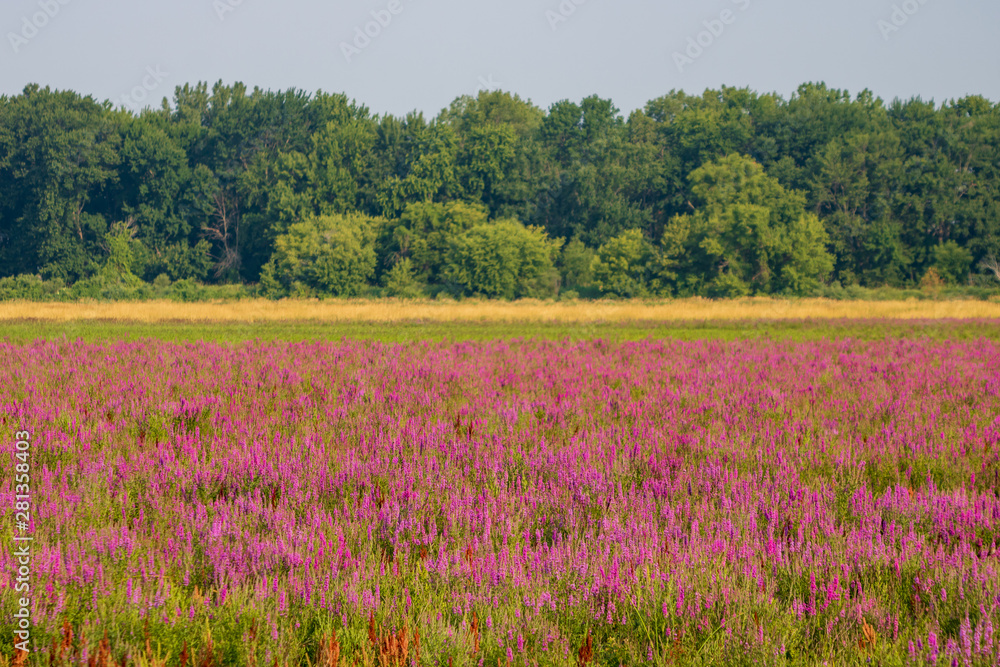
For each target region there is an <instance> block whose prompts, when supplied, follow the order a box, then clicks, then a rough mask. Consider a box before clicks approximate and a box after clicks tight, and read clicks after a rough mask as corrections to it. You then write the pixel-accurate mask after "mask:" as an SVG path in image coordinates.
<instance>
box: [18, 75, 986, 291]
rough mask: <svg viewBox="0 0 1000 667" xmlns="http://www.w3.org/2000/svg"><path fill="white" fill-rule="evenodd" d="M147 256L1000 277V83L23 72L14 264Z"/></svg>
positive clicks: (772, 285)
mask: <svg viewBox="0 0 1000 667" xmlns="http://www.w3.org/2000/svg"><path fill="white" fill-rule="evenodd" d="M362 221H368V222H364V223H362ZM372 221H376V222H372ZM123 230H127V234H126V231H123ZM125 235H127V236H128V238H127V239H125ZM125 246H127V248H126V247H125ZM126 249H127V251H128V252H127V253H125V250H126ZM126 255H127V258H128V266H127V274H128V275H134V276H136V277H137V278H138V279H142V280H145V281H147V282H152V281H153V280H154V279H155V278H157V277H158V276H161V275H162V276H164V278H162V280H172V281H177V280H198V281H206V282H209V283H217V284H229V283H243V284H250V283H260V284H261V285H264V283H265V282H266V283H267V285H269V289H270V290H271V291H272V292H273V293H275V294H278V293H289V294H290V293H293V292H294V291H295V290H296V289H299V290H304V291H305V292H306V293H316V294H362V293H368V291H370V290H378V289H384V290H388V292H389V293H398V294H428V293H435V292H437V291H440V290H448V291H451V292H453V293H455V294H477V293H478V294H488V295H491V296H502V297H511V296H519V295H528V294H550V293H553V292H554V291H555V292H557V291H558V290H559V289H560V288H563V289H572V290H574V291H587V290H589V291H590V292H591V293H594V294H598V293H615V294H622V295H643V294H673V295H683V294H699V295H706V296H722V295H736V294H772V293H788V294H807V293H810V292H811V291H813V290H815V289H817V288H818V287H819V286H821V285H830V284H841V285H844V286H849V285H860V286H866V287H879V286H885V285H887V286H893V287H909V286H915V285H920V284H921V282H922V281H923V279H924V278H925V277H926V276H928V272H930V271H933V276H934V277H935V280H941V281H943V282H944V283H946V284H952V285H966V284H969V283H970V282H976V281H986V280H991V281H994V282H995V278H994V276H993V274H992V273H991V272H988V271H985V270H984V269H981V267H983V266H985V264H986V263H988V260H989V259H990V258H995V257H996V256H998V255H1000V104H996V103H993V102H991V101H989V100H987V99H985V98H983V97H981V96H969V97H966V98H963V99H959V100H949V101H946V102H945V103H943V104H934V103H932V102H927V101H924V100H921V99H919V98H915V99H911V100H894V101H893V102H891V103H888V104H886V103H884V102H883V101H882V100H880V99H878V98H877V97H875V96H874V95H872V93H870V92H869V91H862V92H861V93H859V94H857V95H854V96H851V95H850V94H848V93H847V92H846V91H841V90H835V89H831V88H828V87H827V86H825V85H824V84H822V83H809V84H805V85H803V86H801V87H800V88H799V89H798V91H797V92H796V93H795V94H794V95H792V96H791V97H790V98H789V99H783V98H782V97H781V96H778V95H774V94H766V95H761V94H758V93H756V92H754V91H751V90H749V89H741V88H722V89H720V90H707V91H705V92H704V93H703V94H701V95H690V94H687V93H684V92H680V91H672V92H670V93H668V94H666V95H664V96H662V97H660V98H657V99H655V100H652V101H650V102H649V103H648V104H647V105H646V106H645V108H644V109H642V110H639V111H635V112H632V113H631V114H629V115H628V117H624V116H623V115H622V114H621V112H620V111H619V109H618V108H617V107H615V105H614V104H613V102H612V101H611V100H607V99H602V98H600V97H597V96H592V97H588V98H586V99H583V100H580V101H570V100H563V101H560V102H557V103H555V104H553V105H552V106H551V107H550V108H548V109H541V108H538V107H537V106H535V105H534V104H532V103H531V102H530V101H529V100H525V99H522V98H520V97H519V96H517V95H514V94H511V93H507V92H502V91H491V92H481V93H479V94H478V95H477V96H475V97H472V96H465V97H460V98H458V99H457V100H456V101H455V102H454V103H453V104H451V105H450V106H449V107H448V108H446V109H444V110H442V111H441V112H440V113H439V114H438V115H437V116H436V117H434V118H425V117H424V115H423V114H421V113H416V112H414V113H410V114H407V115H405V116H394V115H379V114H375V113H372V112H371V111H370V110H369V109H368V108H367V107H365V106H363V105H360V104H358V103H357V102H354V101H352V100H349V99H348V98H347V97H346V96H344V95H338V94H329V93H324V92H317V93H315V94H308V93H305V92H303V91H299V90H287V91H266V90H261V89H254V90H249V89H248V88H247V87H245V86H243V85H242V84H234V85H224V84H222V83H217V84H215V85H214V86H212V87H209V86H208V85H207V84H205V83H199V84H195V85H184V86H180V87H178V88H177V89H176V90H175V91H174V94H173V96H172V99H169V100H166V99H165V100H164V101H163V104H162V105H161V106H160V107H159V108H152V109H146V110H144V111H142V112H139V113H133V112H131V111H127V110H124V109H118V108H115V107H114V106H113V105H112V104H111V103H109V102H101V101H98V100H96V99H94V98H93V97H90V96H83V95H80V94H78V93H75V92H72V91H59V90H51V89H49V88H43V87H40V86H38V85H30V86H28V87H26V88H25V89H24V91H23V92H22V93H21V94H19V95H15V96H3V97H0V278H2V277H6V276H18V275H36V276H41V277H42V278H44V279H49V280H61V281H65V282H67V283H75V282H78V281H83V280H103V279H104V278H102V276H104V277H105V278H106V277H107V273H108V270H109V267H122V270H123V271H124V270H125V269H126V267H125V265H124V264H122V261H123V260H122V258H123V257H126ZM515 257H516V259H515ZM300 260H301V262H303V264H301V265H300V264H298V263H299V262H300ZM304 267H308V268H304ZM543 276H544V277H543Z"/></svg>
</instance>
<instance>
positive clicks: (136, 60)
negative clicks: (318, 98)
mask: <svg viewBox="0 0 1000 667" xmlns="http://www.w3.org/2000/svg"><path fill="white" fill-rule="evenodd" d="M373 12H374V14H373ZM724 12H728V13H725V14H724ZM376 19H381V21H382V23H384V24H386V25H384V26H382V25H378V24H376V23H372V22H373V21H375V20H376ZM880 21H882V23H881V24H880ZM706 22H707V23H706ZM368 24H370V25H368ZM366 27H367V29H368V31H369V32H370V33H371V34H374V35H375V36H374V37H370V38H369V37H365V38H359V39H357V43H356V44H355V39H356V37H357V33H358V31H364V30H365V29H366ZM998 29H1000V3H998V2H996V0H822V1H820V0H706V1H698V2H681V1H680V0H673V1H671V0H665V1H662V2H649V1H643V0H504V1H503V2H501V1H499V0H493V1H491V2H483V1H482V0H478V1H477V0H363V1H356V2H324V1H321V0H283V1H281V2H278V1H277V0H170V1H169V2H168V1H166V0H161V1H159V2H154V1H153V0H2V3H0V31H2V35H3V41H2V43H0V94H16V93H19V92H20V91H21V90H22V89H23V88H24V86H25V85H26V84H28V83H31V82H35V83H39V84H41V85H43V86H44V85H49V86H52V87H54V88H60V89H72V90H76V91H78V92H81V93H85V94H92V95H94V96H95V97H97V98H98V99H101V100H103V99H111V100H113V101H115V102H116V103H121V100H122V96H123V95H130V96H131V97H129V99H128V102H129V105H130V106H135V105H136V100H137V99H141V98H143V97H146V99H145V100H144V102H143V103H144V104H148V103H149V101H150V99H152V101H153V103H154V105H156V106H158V105H159V100H160V99H161V98H162V97H163V96H168V97H171V96H172V93H173V89H174V86H176V85H179V84H183V83H188V82H189V83H195V82H197V81H208V82H209V83H210V84H211V83H214V82H215V81H217V80H219V79H222V80H223V81H225V82H226V83H233V82H235V81H242V82H244V83H246V84H247V85H248V86H249V87H251V88H252V87H253V86H255V85H256V86H260V87H262V88H270V89H286V88H290V87H295V88H302V89H305V90H307V91H310V92H314V91H316V90H317V89H322V90H324V91H327V92H345V93H347V95H348V96H350V97H352V98H354V99H357V100H358V101H359V102H361V103H363V104H366V105H367V106H368V107H369V108H370V109H371V110H372V111H374V112H377V113H383V112H391V113H396V114H402V113H405V112H407V111H410V110H413V109H418V110H421V111H424V112H426V113H427V114H428V115H435V114H436V113H437V112H438V111H440V110H441V109H442V108H443V107H445V106H447V105H448V104H449V103H450V102H451V101H452V100H453V99H454V98H456V97H458V96H459V95H462V94H475V92H476V91H477V89H478V88H480V87H481V86H486V87H489V88H503V89H504V90H509V91H513V92H516V93H518V94H520V95H521V96H522V97H525V98H529V99H531V100H532V101H533V102H534V103H535V104H538V105H539V106H541V107H543V108H547V107H548V106H549V105H550V104H552V103H553V102H555V101H558V100H561V99H567V98H568V99H572V100H579V99H581V98H583V97H586V96H588V95H591V94H595V93H596V94H598V95H600V96H602V97H610V98H612V99H613V100H614V102H615V103H616V104H617V105H618V107H619V108H621V109H622V110H623V112H624V113H626V114H627V113H628V112H629V111H631V110H632V109H635V108H641V107H642V106H643V105H644V104H645V103H646V102H647V101H648V100H650V99H653V98H655V97H658V96H660V95H663V94H665V93H667V92H669V91H670V90H671V89H683V90H685V91H686V92H689V93H700V92H702V91H703V90H704V89H705V88H707V87H712V88H716V87H718V86H720V85H723V84H725V85H733V86H750V87H751V88H753V89H755V90H758V91H760V92H772V91H774V92H778V93H780V94H782V95H783V96H785V97H786V98H787V97H788V96H789V95H790V94H791V93H792V92H793V91H794V90H795V88H797V87H798V85H799V84H801V83H803V82H806V81H825V82H826V83H827V84H828V85H830V86H832V87H837V88H847V89H848V90H850V91H851V93H852V94H856V93H857V92H858V91H860V90H862V89H864V88H870V89H871V90H872V91H874V92H875V94H876V95H878V96H880V97H882V98H883V99H885V100H886V101H887V102H888V101H890V100H892V99H893V98H894V97H903V98H909V97H911V96H914V95H920V96H921V97H923V98H924V99H925V100H928V99H934V100H935V101H936V102H938V103H940V102H942V101H945V100H947V99H949V98H955V97H961V96H964V95H966V94H982V95H985V96H986V97H988V98H990V99H991V100H993V101H997V100H1000V39H997V38H996V35H997V32H998ZM713 32H714V34H713ZM365 39H367V40H368V42H367V43H366V42H365ZM699 39H700V41H701V43H702V44H703V45H704V46H692V43H693V42H697V41H698V40H699ZM345 44H346V45H349V46H350V47H351V49H347V51H348V54H347V55H345V53H344V51H345V47H344V45H345ZM359 47H361V48H359ZM150 72H154V73H155V75H154V74H150ZM143 86H145V88H144V87H143ZM146 88H149V89H151V90H150V91H149V92H147V91H146Z"/></svg>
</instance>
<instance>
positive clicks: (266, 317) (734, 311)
mask: <svg viewBox="0 0 1000 667" xmlns="http://www.w3.org/2000/svg"><path fill="white" fill-rule="evenodd" d="M805 319H821V320H832V319H893V320H899V319H1000V301H972V300H968V301H930V300H928V301H918V300H909V301H837V300H829V299H800V300H782V299H768V298H752V299H740V300H721V301H717V300H708V299H681V300H673V301H661V302H643V301H572V302H545V301H531V300H524V301H517V302H503V301H471V300H466V301H461V302H456V301H405V300H394V299H382V300H375V301H358V300H325V301H318V300H313V301H307V300H282V301H268V300H265V299H249V300H241V301H234V302H213V303H204V302H199V303H177V302H174V301H146V302H93V303H38V302H25V301H20V302H5V303H0V320H41V321H56V322H67V321H73V320H113V321H132V322H146V323H155V322H280V321H319V322H377V323H391V322H414V321H419V322H496V323H515V322H540V323H544V322H560V323H584V322H623V323H624V322H665V321H692V320H714V321H734V320H805Z"/></svg>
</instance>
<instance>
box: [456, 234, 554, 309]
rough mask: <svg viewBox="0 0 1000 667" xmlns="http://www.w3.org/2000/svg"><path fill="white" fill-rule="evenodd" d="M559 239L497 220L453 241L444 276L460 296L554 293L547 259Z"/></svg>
mask: <svg viewBox="0 0 1000 667" xmlns="http://www.w3.org/2000/svg"><path fill="white" fill-rule="evenodd" d="M560 245H561V242H559V241H553V240H552V239H549V237H548V236H547V235H546V234H545V231H544V230H542V229H540V228H538V227H525V226H524V225H522V224H521V223H520V222H518V221H517V220H498V221H496V222H492V223H486V224H481V225H477V226H475V227H473V228H472V229H470V230H468V231H467V232H465V233H464V234H461V235H460V236H459V237H458V238H456V239H454V241H453V242H452V244H451V247H450V249H449V252H448V260H447V264H446V267H445V272H444V273H445V280H446V281H448V282H450V283H451V284H452V285H454V286H455V287H456V288H457V289H458V290H460V291H461V292H463V293H465V294H481V295H483V296H487V297H494V298H501V299H516V298H521V297H536V298H537V297H548V296H555V295H556V294H557V293H558V291H559V274H558V271H556V270H555V267H554V265H553V262H554V260H555V257H556V255H557V253H558V252H559V246H560Z"/></svg>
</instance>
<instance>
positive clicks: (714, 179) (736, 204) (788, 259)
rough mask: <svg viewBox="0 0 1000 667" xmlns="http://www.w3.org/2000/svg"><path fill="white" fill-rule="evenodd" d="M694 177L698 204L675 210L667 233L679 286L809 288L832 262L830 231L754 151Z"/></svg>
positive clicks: (729, 290)
mask: <svg viewBox="0 0 1000 667" xmlns="http://www.w3.org/2000/svg"><path fill="white" fill-rule="evenodd" d="M690 180H691V183H692V186H691V192H692V196H693V198H694V200H695V201H696V202H697V205H696V206H695V211H694V213H691V214H687V215H681V216H675V217H674V218H673V219H672V220H671V221H670V223H669V224H668V226H667V229H666V230H665V231H664V234H663V246H664V252H665V255H666V260H667V262H668V264H669V267H670V272H671V274H673V277H674V280H673V282H674V285H675V286H676V289H677V291H678V292H679V293H681V294H702V295H706V296H723V297H725V296H745V295H747V294H750V293H755V294H756V293H765V294H768V293H791V294H800V295H801V294H808V293H811V292H812V291H814V290H815V289H816V288H817V287H818V286H819V284H820V281H821V280H822V279H823V278H825V277H826V276H827V274H828V273H829V272H830V270H831V269H832V268H833V262H832V258H831V257H830V255H829V254H828V253H827V251H826V247H825V246H826V243H827V240H828V239H827V234H826V232H825V230H824V229H823V225H822V223H821V222H820V220H819V218H817V217H816V216H815V215H813V214H811V213H807V212H806V210H805V198H804V197H803V196H802V195H800V194H798V193H796V192H794V191H792V192H790V191H788V190H786V189H785V188H784V187H782V186H781V184H780V183H779V182H778V181H777V180H776V179H774V178H772V177H770V176H768V175H767V174H766V173H764V169H763V167H761V166H760V165H759V164H758V163H756V162H754V161H753V160H752V159H750V158H747V157H745V156H742V155H737V154H733V155H729V156H727V157H725V158H722V159H720V160H718V161H713V162H708V163H706V164H705V165H704V166H702V167H699V168H698V169H696V170H695V171H694V172H692V174H691V177H690Z"/></svg>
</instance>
